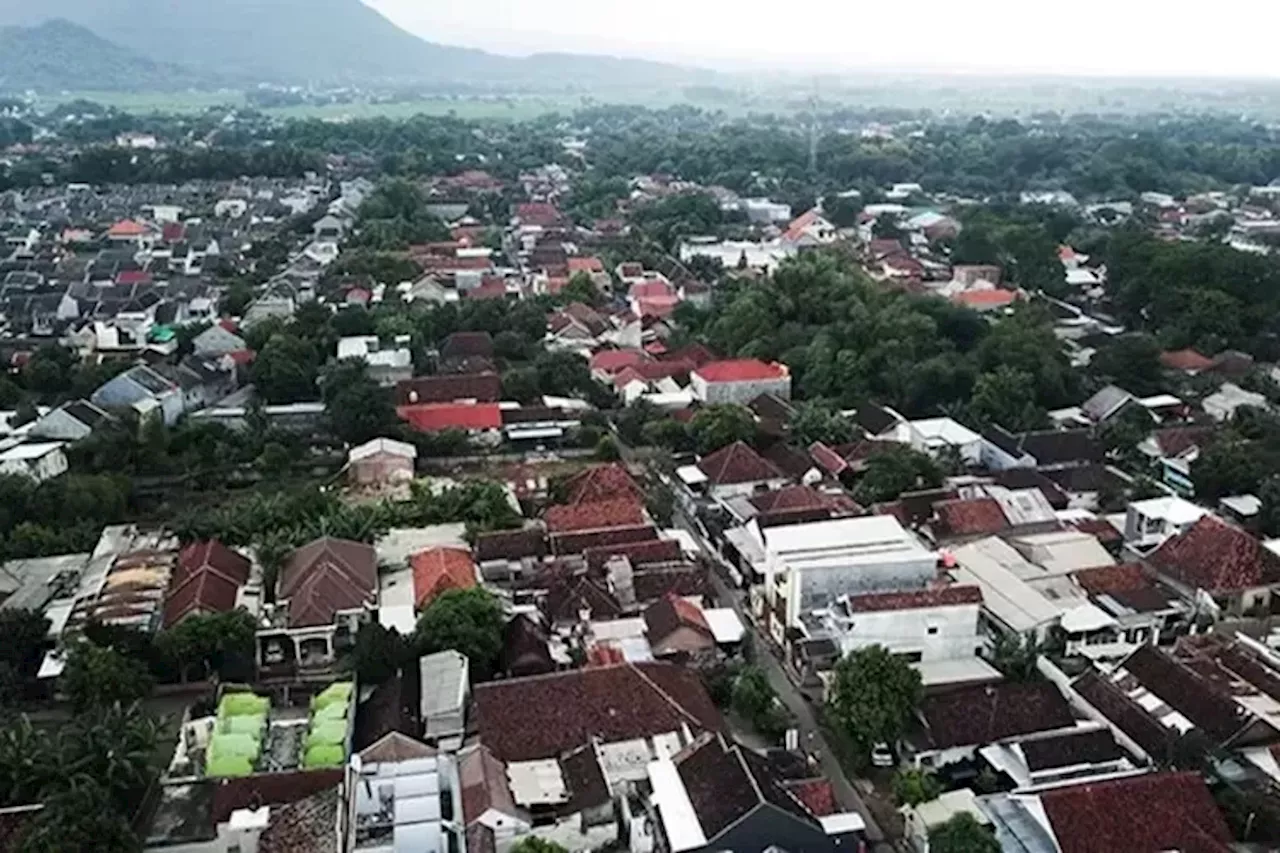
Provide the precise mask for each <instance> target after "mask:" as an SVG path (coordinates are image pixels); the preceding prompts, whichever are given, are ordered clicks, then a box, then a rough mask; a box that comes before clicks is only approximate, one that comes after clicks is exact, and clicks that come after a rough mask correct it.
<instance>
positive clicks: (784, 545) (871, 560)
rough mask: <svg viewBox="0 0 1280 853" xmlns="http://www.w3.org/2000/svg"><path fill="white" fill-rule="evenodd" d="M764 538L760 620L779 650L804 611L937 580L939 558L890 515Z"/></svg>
mask: <svg viewBox="0 0 1280 853" xmlns="http://www.w3.org/2000/svg"><path fill="white" fill-rule="evenodd" d="M753 526H754V525H753ZM759 538H760V539H761V540H762V545H763V550H764V553H765V559H764V568H765V582H764V586H763V596H764V598H763V601H761V602H760V606H761V608H762V609H763V611H764V612H763V613H762V614H761V615H762V616H766V617H767V619H768V622H769V627H770V630H771V631H772V632H773V635H774V638H775V639H776V640H777V641H778V642H779V643H780V644H781V643H782V642H783V641H784V639H785V635H786V629H787V628H789V627H793V626H795V627H798V626H799V625H800V615H801V613H802V612H804V611H812V610H818V609H822V608H825V607H828V606H829V605H830V604H831V602H832V601H834V600H835V599H837V598H838V597H839V596H842V595H857V594H861V593H868V592H885V591H898V590H910V589H917V590H918V589H924V588H925V586H927V585H928V583H929V582H930V581H931V580H932V579H933V578H934V577H935V576H936V574H937V562H938V559H937V555H936V554H935V553H934V552H933V551H930V550H929V549H927V548H925V547H924V545H922V544H921V543H920V541H919V540H918V539H917V538H916V537H915V535H914V534H912V533H911V532H909V531H908V530H906V529H905V528H904V527H903V526H902V524H901V523H900V522H899V521H898V519H896V518H894V517H893V516H891V515H873V516H863V517H861V518H842V519H836V520H833V521H817V522H812V523H808V524H792V525H786V526H782V527H766V528H764V529H763V530H761V531H759Z"/></svg>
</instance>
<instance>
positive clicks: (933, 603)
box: [848, 585, 982, 613]
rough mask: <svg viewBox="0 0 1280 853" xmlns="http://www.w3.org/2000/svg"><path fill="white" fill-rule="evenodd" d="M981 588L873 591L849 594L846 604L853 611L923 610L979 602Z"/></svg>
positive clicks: (959, 586)
mask: <svg viewBox="0 0 1280 853" xmlns="http://www.w3.org/2000/svg"><path fill="white" fill-rule="evenodd" d="M981 603H982V590H981V589H980V588H979V587H976V586H962V585H957V586H946V587H941V588H939V589H918V590H912V591H910V592H874V593H867V594H865V595H851V596H849V598H848V606H849V609H850V610H851V611H853V612H854V613H875V612H880V611H884V610H923V609H925V608H929V607H955V606H958V605H962V604H981Z"/></svg>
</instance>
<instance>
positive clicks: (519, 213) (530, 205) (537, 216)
mask: <svg viewBox="0 0 1280 853" xmlns="http://www.w3.org/2000/svg"><path fill="white" fill-rule="evenodd" d="M515 213H516V219H518V220H520V223H521V224H522V225H540V226H542V227H544V228H546V227H549V226H552V225H558V224H559V223H560V222H562V221H563V220H564V214H562V213H561V212H560V211H559V210H558V209H557V208H556V206H555V205H553V204H547V203H546V202H536V201H535V202H526V203H524V204H517V205H516V211H515Z"/></svg>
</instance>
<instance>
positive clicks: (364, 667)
mask: <svg viewBox="0 0 1280 853" xmlns="http://www.w3.org/2000/svg"><path fill="white" fill-rule="evenodd" d="M408 655H409V649H408V646H407V645H406V644H405V641H404V638H403V637H401V636H400V632H399V631H397V630H395V629H394V628H385V627H383V625H382V624H381V623H380V622H366V623H364V624H363V625H361V626H360V630H359V631H358V632H357V633H356V644H355V650H354V657H355V668H356V677H357V678H358V679H359V680H360V683H361V684H381V683H382V682H384V681H386V680H387V679H389V678H392V677H394V676H395V675H396V673H398V672H399V671H400V668H401V667H402V666H404V665H405V662H406V661H407V659H408Z"/></svg>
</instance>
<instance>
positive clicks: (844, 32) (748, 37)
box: [366, 0, 1280, 77]
mask: <svg viewBox="0 0 1280 853" xmlns="http://www.w3.org/2000/svg"><path fill="white" fill-rule="evenodd" d="M366 2H368V3H369V5H371V6H373V7H374V8H376V9H378V10H379V11H381V12H382V13H383V14H384V15H386V16H387V17H388V18H391V19H392V20H393V21H395V22H396V23H397V24H399V25H401V26H402V27H404V28H405V29H408V30H410V31H412V32H414V33H416V34H417V35H420V36H422V37H423V38H426V39H429V40H431V41H436V42H442V43H446V44H456V45H464V46H468V47H480V48H485V49H486V50H491V51H496V52H500V53H512V54H524V53H531V52H535V51H566V52H573V53H586V52H592V53H607V54H613V55H624V56H641V57H647V58H653V59H665V60H677V61H685V62H696V63H701V64H705V65H710V66H715V67H724V66H726V65H735V66H740V65H743V64H753V65H768V66H778V67H781V66H785V67H789V68H800V69H838V68H848V69H868V68H871V69H875V68H880V69H886V70H895V71H902V70H957V71H958V70H968V71H975V72H983V71H1008V72H1018V71H1039V72H1052V73H1059V72H1061V73H1070V74H1126V75H1128V74H1139V75H1159V76H1166V75H1179V74H1185V75H1194V76H1201V75H1212V76H1264V77H1280V53H1277V52H1276V51H1275V50H1274V48H1273V46H1272V44H1271V38H1270V37H1271V35H1272V34H1274V33H1275V32H1276V31H1277V28H1280V4H1278V3H1276V2H1274V0H1215V2H1213V3H1211V4H1209V5H1207V6H1206V5H1196V4H1193V3H1191V2H1189V1H1188V0H1183V2H1182V3H1175V4H1172V5H1170V4H1167V3H1158V2H1155V0H1077V2H1074V3H1067V4H1061V3H1036V2H1027V0H968V2H962V0H908V2H894V0H809V2H807V3H788V2H779V0H768V2H761V0H645V2H618V0H366Z"/></svg>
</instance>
